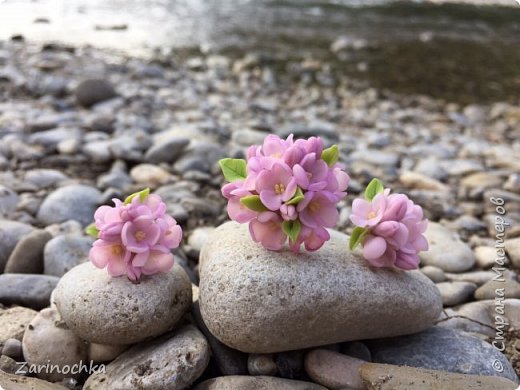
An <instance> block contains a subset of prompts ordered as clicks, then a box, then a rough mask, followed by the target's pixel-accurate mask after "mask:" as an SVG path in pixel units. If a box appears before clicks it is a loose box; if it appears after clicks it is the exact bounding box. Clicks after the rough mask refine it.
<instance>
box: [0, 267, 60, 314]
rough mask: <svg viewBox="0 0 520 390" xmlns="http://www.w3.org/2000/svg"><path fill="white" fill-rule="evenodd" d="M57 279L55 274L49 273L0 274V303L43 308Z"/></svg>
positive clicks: (37, 308) (47, 304)
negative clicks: (50, 274)
mask: <svg viewBox="0 0 520 390" xmlns="http://www.w3.org/2000/svg"><path fill="white" fill-rule="evenodd" d="M58 280H59V278H57V277H56V276H49V275H37V274H3V275H0V303H3V304H5V305H21V306H26V307H30V308H33V309H36V310H40V309H43V308H44V307H47V306H49V304H50V297H51V293H52V290H54V288H55V287H56V284H57V283H58Z"/></svg>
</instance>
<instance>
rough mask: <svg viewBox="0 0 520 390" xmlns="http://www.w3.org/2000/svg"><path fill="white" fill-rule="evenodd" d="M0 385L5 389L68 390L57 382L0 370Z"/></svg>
mask: <svg viewBox="0 0 520 390" xmlns="http://www.w3.org/2000/svg"><path fill="white" fill-rule="evenodd" d="M0 387H3V388H5V389H6V390H68V388H67V387H65V386H62V385H60V384H58V383H50V382H47V381H44V380H41V379H37V378H29V377H27V376H20V375H13V374H8V373H6V372H3V371H2V370H0Z"/></svg>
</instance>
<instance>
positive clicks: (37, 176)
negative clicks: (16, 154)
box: [25, 169, 68, 189]
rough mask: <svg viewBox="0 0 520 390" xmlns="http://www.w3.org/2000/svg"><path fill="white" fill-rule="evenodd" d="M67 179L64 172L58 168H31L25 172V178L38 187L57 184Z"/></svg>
mask: <svg viewBox="0 0 520 390" xmlns="http://www.w3.org/2000/svg"><path fill="white" fill-rule="evenodd" d="M67 179H68V177H67V176H66V175H65V174H64V173H63V172H60V171H58V170H56V169H31V170H30V171H27V172H26V173H25V180H26V181H27V182H29V183H31V184H34V185H35V186H36V187H37V188H38V189H42V188H48V187H52V186H55V185H57V184H59V183H60V182H62V181H64V180H67Z"/></svg>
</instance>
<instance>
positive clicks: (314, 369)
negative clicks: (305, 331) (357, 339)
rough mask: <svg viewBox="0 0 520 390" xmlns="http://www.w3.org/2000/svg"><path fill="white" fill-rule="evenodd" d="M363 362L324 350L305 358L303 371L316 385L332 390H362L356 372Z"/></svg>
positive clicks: (309, 354)
mask: <svg viewBox="0 0 520 390" xmlns="http://www.w3.org/2000/svg"><path fill="white" fill-rule="evenodd" d="M363 363H365V361H363V360H360V359H356V358H353V357H350V356H346V355H342V354H340V353H337V352H334V351H328V350H326V349H315V350H312V351H310V352H309V353H307V355H306V356H305V371H307V374H308V375H309V377H310V378H311V379H312V380H313V381H314V382H316V383H319V384H320V385H323V386H325V387H327V388H329V389H332V390H340V389H345V388H348V389H364V388H365V387H364V386H363V382H362V380H361V377H360V376H359V373H358V370H359V368H360V367H361V365H362V364H363Z"/></svg>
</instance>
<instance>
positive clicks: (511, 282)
mask: <svg viewBox="0 0 520 390" xmlns="http://www.w3.org/2000/svg"><path fill="white" fill-rule="evenodd" d="M515 278H516V276H515V274H514V273H512V272H507V273H506V272H505V273H504V275H503V277H500V278H498V279H491V280H489V281H487V282H486V283H484V284H483V285H482V286H480V287H479V288H478V289H477V290H476V291H475V299H478V300H482V299H495V297H497V292H496V290H497V289H498V290H501V291H503V293H504V294H503V295H502V296H501V297H502V298H520V283H518V282H517V281H516V279H515Z"/></svg>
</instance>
